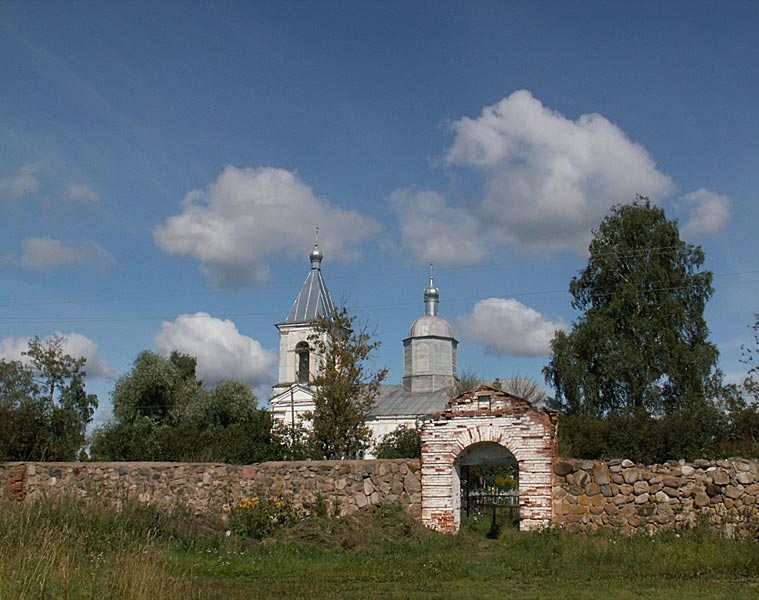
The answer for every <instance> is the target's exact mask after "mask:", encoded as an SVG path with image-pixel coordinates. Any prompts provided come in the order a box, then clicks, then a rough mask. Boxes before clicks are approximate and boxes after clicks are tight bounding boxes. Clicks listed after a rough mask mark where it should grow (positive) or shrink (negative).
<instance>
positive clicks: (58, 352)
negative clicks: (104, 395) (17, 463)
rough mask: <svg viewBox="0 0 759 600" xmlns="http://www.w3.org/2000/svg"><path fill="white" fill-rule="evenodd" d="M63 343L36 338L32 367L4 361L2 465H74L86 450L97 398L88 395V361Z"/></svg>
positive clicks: (0, 383) (0, 372) (0, 373)
mask: <svg viewBox="0 0 759 600" xmlns="http://www.w3.org/2000/svg"><path fill="white" fill-rule="evenodd" d="M63 342H64V340H63V338H62V337H60V336H53V337H51V338H49V339H47V340H42V339H40V338H38V337H35V338H33V339H32V340H31V341H30V342H29V347H28V349H27V350H26V351H25V352H24V353H23V354H24V355H26V356H28V357H29V360H30V362H31V365H25V364H23V363H22V362H21V361H5V360H0V460H74V459H75V458H76V457H77V454H78V452H79V450H80V449H81V447H82V445H83V444H84V441H85V437H84V436H85V430H86V427H87V424H88V423H89V422H90V421H91V420H92V415H93V413H94V411H95V408H97V405H98V402H97V396H96V395H95V394H88V393H87V392H86V391H85V378H86V376H87V374H86V371H85V370H84V366H85V364H86V360H85V359H84V358H74V357H72V356H70V355H69V354H66V353H65V352H64V351H63Z"/></svg>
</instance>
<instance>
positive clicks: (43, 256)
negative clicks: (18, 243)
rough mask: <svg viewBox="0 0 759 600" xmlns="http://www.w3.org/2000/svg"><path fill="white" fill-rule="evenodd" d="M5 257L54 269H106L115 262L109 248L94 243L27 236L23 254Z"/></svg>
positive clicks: (29, 266)
mask: <svg viewBox="0 0 759 600" xmlns="http://www.w3.org/2000/svg"><path fill="white" fill-rule="evenodd" d="M3 258H4V261H5V262H6V263H10V264H15V265H18V266H21V267H24V268H25V269H30V270H32V271H50V270H52V269H56V268H59V267H69V266H76V265H81V266H91V267H94V268H95V269H97V270H98V271H105V270H107V269H108V268H110V267H111V266H113V264H114V262H115V261H114V259H113V256H111V254H110V253H109V252H108V251H107V250H106V249H105V248H103V247H102V246H100V245H98V244H96V243H94V242H89V243H85V244H64V243H63V242H61V241H60V240H56V239H54V238H26V239H25V240H24V242H23V250H22V252H21V254H17V253H15V252H10V253H7V254H6V255H5V256H4V257H3Z"/></svg>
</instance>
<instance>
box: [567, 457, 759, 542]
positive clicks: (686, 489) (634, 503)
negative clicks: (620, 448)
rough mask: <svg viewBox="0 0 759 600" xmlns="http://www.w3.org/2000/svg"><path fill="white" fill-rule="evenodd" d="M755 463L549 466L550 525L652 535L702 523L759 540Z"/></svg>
mask: <svg viewBox="0 0 759 600" xmlns="http://www.w3.org/2000/svg"><path fill="white" fill-rule="evenodd" d="M758 468H759V461H757V460H747V459H742V458H735V459H726V460H715V461H708V460H696V461H694V462H692V463H686V462H685V461H682V460H681V461H670V462H668V463H665V464H661V465H650V466H644V465H640V464H635V463H633V462H632V461H629V460H610V461H607V462H598V461H587V460H586V461H581V460H557V461H555V462H554V466H553V471H554V489H553V497H554V503H553V505H554V524H555V525H559V526H562V527H566V528H567V529H573V530H579V531H591V532H592V531H598V530H607V531H615V532H622V533H635V532H645V533H654V532H656V531H660V530H664V529H681V528H690V527H694V526H695V525H697V524H698V523H699V522H701V521H706V522H707V523H709V524H710V525H711V526H712V527H714V528H715V529H718V530H719V531H721V532H722V533H723V534H724V535H726V536H729V537H735V536H737V537H747V536H751V537H757V536H759V471H758V470H757V469H758Z"/></svg>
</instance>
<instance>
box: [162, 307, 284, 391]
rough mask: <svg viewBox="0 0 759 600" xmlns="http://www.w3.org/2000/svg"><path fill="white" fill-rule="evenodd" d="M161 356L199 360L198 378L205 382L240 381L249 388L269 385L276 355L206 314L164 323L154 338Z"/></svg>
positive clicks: (222, 320) (226, 322)
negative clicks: (175, 354) (174, 352)
mask: <svg viewBox="0 0 759 600" xmlns="http://www.w3.org/2000/svg"><path fill="white" fill-rule="evenodd" d="M155 342H156V347H157V348H158V351H159V352H161V353H162V354H169V353H171V351H172V350H178V351H179V352H182V353H184V354H190V355H192V356H195V357H196V358H197V359H198V378H199V379H202V380H203V381H205V382H206V383H216V382H218V381H220V380H222V379H242V380H244V381H248V382H249V383H251V384H252V385H261V384H266V383H271V381H272V380H273V378H274V376H273V374H272V369H273V368H274V366H275V365H276V363H277V356H276V355H275V354H274V353H273V352H271V351H269V350H266V349H265V348H263V347H262V346H261V344H260V343H259V342H258V341H257V340H254V339H252V338H249V337H247V336H245V335H242V334H241V333H240V332H239V331H238V330H237V327H236V326H235V324H234V323H233V322H232V321H230V320H227V319H217V318H215V317H212V316H211V315H209V314H208V313H205V312H198V313H195V314H194V315H189V314H186V315H180V316H179V317H177V318H176V320H175V321H174V322H173V323H169V322H166V321H164V322H163V323H162V324H161V331H160V332H159V333H158V335H156V337H155Z"/></svg>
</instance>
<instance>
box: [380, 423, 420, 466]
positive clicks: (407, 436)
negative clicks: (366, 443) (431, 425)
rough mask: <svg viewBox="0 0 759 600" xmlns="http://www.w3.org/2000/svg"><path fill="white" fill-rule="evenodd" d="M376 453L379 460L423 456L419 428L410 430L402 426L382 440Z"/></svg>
mask: <svg viewBox="0 0 759 600" xmlns="http://www.w3.org/2000/svg"><path fill="white" fill-rule="evenodd" d="M375 453H376V455H377V458H419V457H420V456H421V455H422V439H421V434H420V431H419V427H415V428H414V429H409V428H408V427H406V426H405V425H401V426H400V427H398V429H396V430H395V431H391V432H390V433H388V434H387V435H386V436H385V437H383V438H382V441H380V443H379V444H377V447H376V448H375Z"/></svg>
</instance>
